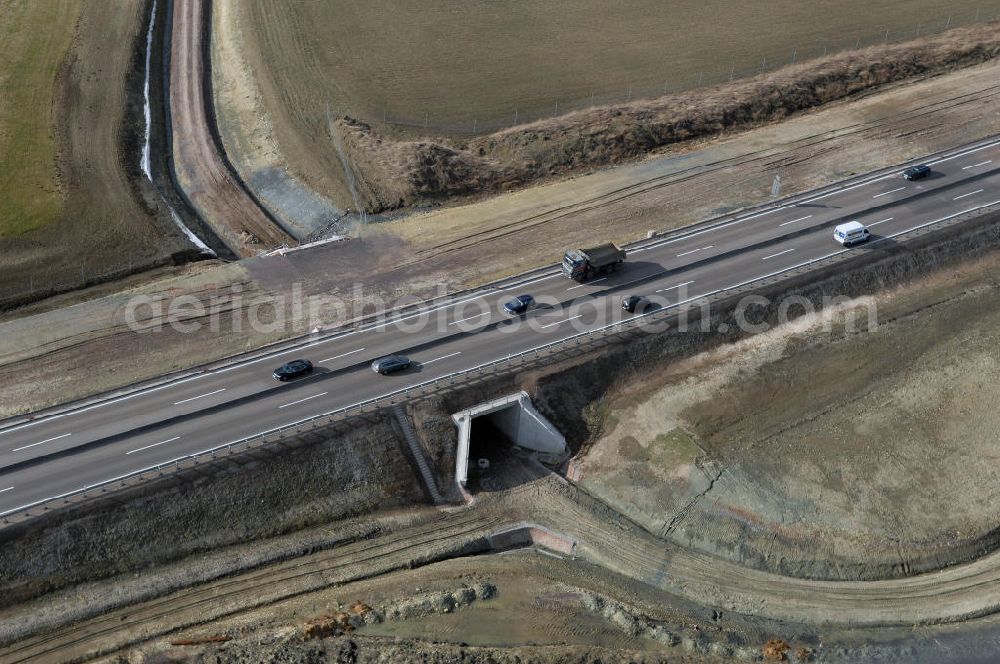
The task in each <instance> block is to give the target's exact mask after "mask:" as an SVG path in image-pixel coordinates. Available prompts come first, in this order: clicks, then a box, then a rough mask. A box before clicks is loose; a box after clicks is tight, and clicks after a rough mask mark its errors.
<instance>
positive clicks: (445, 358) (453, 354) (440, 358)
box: [420, 351, 462, 366]
mask: <svg viewBox="0 0 1000 664" xmlns="http://www.w3.org/2000/svg"><path fill="white" fill-rule="evenodd" d="M461 354H462V351H458V352H457V353H450V354H448V355H442V356H441V357H435V358H434V359H433V360H427V361H426V362H421V363H420V366H423V365H425V364H430V363H431V362H437V361H438V360H447V359H448V358H449V357H455V356H456V355H461Z"/></svg>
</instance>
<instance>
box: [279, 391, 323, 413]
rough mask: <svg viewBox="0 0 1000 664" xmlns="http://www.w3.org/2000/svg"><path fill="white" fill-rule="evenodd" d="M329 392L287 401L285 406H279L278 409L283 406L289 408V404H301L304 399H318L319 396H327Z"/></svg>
mask: <svg viewBox="0 0 1000 664" xmlns="http://www.w3.org/2000/svg"><path fill="white" fill-rule="evenodd" d="M327 394H329V392H320V393H319V394H314V395H312V396H311V397H306V398H305V399H299V400H298V401H293V402H291V403H286V404H285V405H283V406H278V410H281V409H282V408H287V407H289V406H294V405H296V404H300V403H302V402H303V401H309V400H310V399H317V398H319V397H325V396H326V395H327Z"/></svg>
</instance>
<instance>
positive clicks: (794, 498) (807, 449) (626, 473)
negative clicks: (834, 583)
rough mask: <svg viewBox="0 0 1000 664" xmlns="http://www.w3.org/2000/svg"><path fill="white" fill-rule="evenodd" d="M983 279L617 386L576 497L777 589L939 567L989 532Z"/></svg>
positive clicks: (993, 496)
mask: <svg viewBox="0 0 1000 664" xmlns="http://www.w3.org/2000/svg"><path fill="white" fill-rule="evenodd" d="M998 267H1000V257H998V256H996V255H994V256H991V257H990V258H988V259H985V260H982V261H979V262H977V263H975V264H972V265H964V266H962V267H961V268H958V269H952V270H947V271H945V272H944V273H942V274H938V275H935V276H934V277H932V278H928V279H925V280H923V281H922V282H920V283H918V284H915V285H913V286H908V287H906V288H903V289H899V290H896V291H890V292H887V293H885V294H880V295H878V296H876V297H873V298H868V299H865V300H860V301H854V302H852V303H850V304H849V305H848V306H847V307H846V308H845V309H844V310H842V311H840V312H834V311H830V312H825V313H824V314H823V315H822V316H820V317H806V318H802V319H799V320H797V321H796V322H795V323H793V324H790V325H786V326H784V327H782V328H778V329H775V330H773V331H772V332H768V333H766V334H763V335H760V336H757V337H753V338H751V339H748V340H746V341H743V342H740V343H738V344H736V345H734V346H727V347H724V348H722V349H720V350H718V351H713V352H709V353H706V354H703V355H698V356H696V357H694V358H691V359H690V360H686V361H684V362H680V363H677V364H675V365H673V366H670V367H669V368H668V369H667V370H666V371H665V372H663V373H660V372H657V375H656V376H655V377H654V376H650V377H646V378H642V377H639V378H637V379H636V380H634V381H631V382H629V383H628V384H625V385H622V386H620V387H619V388H618V389H616V390H613V391H612V392H611V394H609V395H608V397H607V400H606V402H605V404H604V406H603V407H604V408H605V409H607V422H606V433H604V434H603V435H601V436H600V437H599V438H597V439H596V440H595V441H594V442H593V445H592V446H591V447H590V449H589V451H588V452H587V454H586V456H585V457H584V458H583V459H582V463H581V465H580V469H579V470H580V475H579V477H581V481H582V486H584V487H585V488H587V489H588V490H589V491H591V492H593V493H594V494H595V495H597V496H600V497H601V498H602V499H604V500H606V501H607V502H608V503H609V504H611V505H613V506H615V507H616V508H617V509H619V510H621V511H622V512H623V513H625V514H628V515H629V516H630V517H632V518H634V519H636V520H637V521H638V522H639V523H641V524H643V526H644V527H645V528H647V529H649V530H650V531H652V532H656V533H659V534H660V535H661V536H663V537H666V538H669V539H672V540H673V541H675V542H678V543H680V544H683V545H684V546H693V547H695V548H701V549H704V550H708V551H711V552H712V553H714V554H716V555H720V556H724V557H727V558H730V559H733V560H736V561H739V562H741V563H746V564H753V565H755V566H764V567H767V568H770V569H780V570H783V571H785V572H787V573H792V574H801V575H820V576H828V575H834V576H839V575H841V574H845V573H846V574H849V573H850V572H849V571H848V570H850V569H851V568H862V567H865V566H872V567H874V566H878V565H881V566H886V565H888V566H889V567H891V566H893V565H894V564H895V565H897V566H898V567H899V569H900V571H902V572H905V571H906V570H907V569H908V568H909V566H910V565H914V564H916V563H915V561H914V558H920V557H922V556H926V555H930V556H932V557H934V556H936V555H938V554H937V553H935V552H939V555H940V556H941V559H942V560H945V559H947V556H948V555H949V554H948V551H949V549H951V548H952V547H955V546H960V545H961V544H962V543H968V542H975V541H977V540H978V539H979V538H985V537H987V536H989V535H990V534H991V533H992V532H994V531H995V530H996V529H997V528H998V527H1000V520H998V519H997V517H996V507H997V505H998V504H1000V492H998V491H997V478H998V474H1000V466H998V465H997V463H996V461H997V459H998V453H1000V448H998V446H997V440H998V437H997V431H998V430H1000V420H997V418H996V416H995V411H993V410H992V407H991V404H992V403H994V402H995V401H996V399H997V398H998V396H1000V394H998V392H997V390H996V386H995V381H992V380H990V378H989V377H990V376H991V375H992V374H993V373H995V371H996V367H997V366H998V364H1000V354H998V352H997V350H996V348H997V341H998V340H997V338H996V336H997V335H996V329H997V327H998V322H1000V320H998V316H997V311H998V310H1000V308H998V299H1000V290H998V289H997V283H996V281H995V279H993V275H994V274H995V273H996V270H997V268H998ZM855 307H858V308H857V309H856V308H855ZM869 313H871V314H872V315H873V316H876V317H877V324H878V326H877V328H875V329H871V330H868V329H867V327H868V325H869V322H868V315H869ZM852 318H853V322H852ZM873 320H874V319H873ZM851 326H853V328H854V331H850V328H851ZM837 570H840V571H837Z"/></svg>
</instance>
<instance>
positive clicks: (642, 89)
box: [352, 3, 1000, 135]
mask: <svg viewBox="0 0 1000 664" xmlns="http://www.w3.org/2000/svg"><path fill="white" fill-rule="evenodd" d="M998 18H1000V4H996V3H993V4H988V5H987V4H984V5H983V6H982V7H981V8H979V9H977V10H976V11H974V12H968V13H965V14H959V13H956V12H952V13H948V14H942V15H941V16H939V17H936V18H934V19H930V20H928V19H923V20H921V21H918V22H917V23H914V24H913V25H911V26H910V27H908V28H905V29H896V30H893V29H891V28H878V29H877V30H874V31H872V32H865V33H856V34H854V35H849V36H846V37H843V38H839V39H837V40H836V42H828V43H824V44H817V45H809V46H798V47H793V48H792V49H790V50H788V51H786V52H784V53H783V54H782V55H781V56H780V57H774V56H767V55H762V56H761V60H760V61H754V62H747V61H743V62H738V61H737V60H735V59H733V60H730V61H729V62H728V63H725V64H724V65H723V66H722V67H721V68H719V69H715V70H708V69H704V70H701V71H692V72H687V73H684V74H682V75H672V76H665V77H664V78H663V79H661V82H652V81H649V80H644V81H623V82H622V83H621V85H620V86H619V87H620V89H619V90H618V91H616V92H596V91H590V92H587V93H581V94H578V95H573V96H571V97H567V98H562V99H550V100H548V101H547V102H546V101H542V100H538V101H536V102H534V103H532V104H530V106H529V104H525V105H524V107H517V106H512V107H511V108H510V109H509V110H508V111H507V112H506V113H504V115H506V116H507V118H508V119H504V120H498V119H496V118H497V117H499V116H500V111H499V110H498V111H497V112H495V113H490V114H489V115H490V116H491V117H492V118H493V119H490V118H484V117H478V118H477V117H469V118H468V119H466V120H462V121H460V122H451V123H449V122H437V121H435V120H434V118H432V117H431V116H430V115H429V114H427V113H424V114H423V115H421V116H419V117H410V116H406V115H405V114H395V113H393V112H391V111H389V109H388V108H386V107H383V108H382V109H381V110H380V111H377V112H374V113H371V114H370V115H369V117H367V118H364V119H365V121H367V122H372V123H376V124H377V123H381V124H383V125H386V126H390V127H400V128H404V129H417V130H426V131H433V132H442V133H448V134H457V135H477V134H484V133H491V132H494V131H499V130H502V129H507V128H509V127H512V126H515V125H518V124H528V123H531V122H535V121H538V120H544V119H548V118H552V117H556V116H558V115H561V114H565V113H569V112H573V111H580V110H584V109H587V108H592V107H594V106H610V105H615V104H623V103H624V104H627V103H629V102H632V101H639V100H643V99H654V98H656V97H660V96H663V95H666V94H670V93H677V92H685V91H688V90H693V89H696V88H700V87H707V86H711V85H716V84H718V83H724V82H727V81H733V80H737V79H742V78H749V77H752V76H757V75H759V74H763V73H767V72H773V71H776V70H778V69H780V68H782V67H784V66H786V65H790V64H795V63H797V62H803V61H806V60H810V59H814V58H819V57H823V56H826V55H830V54H835V53H843V52H846V51H851V50H857V49H860V48H867V47H870V46H876V45H879V44H887V43H899V42H903V41H907V40H909V39H913V38H915V37H919V36H926V35H934V34H940V33H942V32H944V31H945V30H948V29H950V28H955V27H962V26H970V25H975V24H979V23H985V22H988V21H993V20H997V19H998ZM644 78H645V77H644ZM352 113H356V111H352Z"/></svg>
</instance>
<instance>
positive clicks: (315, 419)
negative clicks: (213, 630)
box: [0, 201, 1000, 527]
mask: <svg viewBox="0 0 1000 664" xmlns="http://www.w3.org/2000/svg"><path fill="white" fill-rule="evenodd" d="M997 209H1000V201H997V202H994V203H988V204H986V205H982V206H979V207H976V208H972V209H969V210H966V211H963V212H960V213H956V214H954V215H951V216H949V217H945V218H942V219H938V220H935V221H932V222H928V223H926V224H923V225H921V226H918V227H916V228H913V229H910V230H908V231H903V232H900V233H896V234H893V235H889V236H886V239H893V238H896V237H900V236H903V235H908V236H917V235H920V234H922V233H926V232H929V231H931V230H934V229H936V228H939V227H944V226H949V225H953V224H956V223H959V222H961V221H964V220H966V219H970V218H973V217H977V216H980V215H982V214H985V213H987V212H989V211H993V210H997ZM851 254H852V251H851V250H850V249H841V250H838V251H835V252H832V253H830V254H827V255H826V256H822V257H820V258H817V259H814V260H810V261H806V262H804V263H800V264H798V265H794V266H791V267H788V268H784V269H781V270H777V271H775V272H773V273H771V274H768V275H764V276H762V277H757V278H754V279H751V280H749V281H746V282H744V283H741V284H738V285H735V286H731V287H728V288H723V289H718V290H715V291H712V292H710V293H706V294H703V295H699V296H697V297H694V298H690V299H688V300H686V301H683V302H677V303H674V304H672V305H668V306H666V307H663V308H661V309H656V310H654V311H651V312H647V313H645V314H640V315H637V316H635V317H633V318H630V319H628V320H626V321H619V322H616V323H610V324H608V325H605V326H603V327H600V328H597V329H595V330H588V331H585V332H579V333H577V334H574V335H572V336H569V337H565V338H563V339H559V340H556V341H551V342H549V343H546V344H542V345H540V346H536V347H534V348H531V349H528V350H525V351H522V352H520V353H515V354H511V355H508V356H507V357H502V358H498V359H495V360H491V361H489V362H484V363H482V364H480V365H477V366H475V367H472V368H469V369H463V370H461V371H455V372H452V373H449V374H446V375H444V376H440V377H438V378H434V379H431V380H427V381H424V382H422V383H418V384H417V385H412V386H410V387H405V388H401V389H399V390H395V391H393V392H387V393H386V394H382V395H380V396H378V397H374V398H371V399H366V400H364V401H361V402H358V403H355V404H352V405H350V406H344V407H342V408H337V409H334V410H332V411H328V412H326V413H321V414H319V415H314V416H311V417H308V418H304V419H302V420H299V421H297V422H293V423H291V424H286V425H283V426H280V427H276V428H274V429H271V430H269V431H266V432H263V433H259V434H254V435H253V436H248V437H246V438H242V439H238V440H234V441H230V442H228V443H223V444H221V445H217V446H215V447H212V448H209V449H206V450H202V451H200V452H194V453H192V454H187V455H184V456H181V457H177V458H175V459H171V460H169V461H165V462H163V463H159V464H156V465H153V466H149V467H147V468H143V469H141V470H137V471H133V472H131V473H128V474H126V475H122V476H120V477H115V478H112V479H110V480H106V481H104V482H100V483H97V484H93V485H90V486H87V487H83V488H81V489H78V490H75V491H71V492H68V493H65V494H63V495H60V496H54V497H52V498H47V499H45V500H41V501H37V502H35V503H32V504H29V505H23V506H21V507H17V508H14V509H11V510H7V511H5V512H0V527H2V526H7V525H12V524H13V523H17V522H21V521H24V520H27V519H30V518H32V517H33V516H37V515H38V514H39V513H45V512H47V511H48V510H50V509H53V508H57V507H62V506H65V505H69V504H71V502H72V501H74V500H77V501H82V500H86V499H88V498H91V497H93V496H92V494H93V493H94V492H99V493H98V495H103V494H106V493H108V492H109V491H113V490H117V489H123V488H127V487H129V486H135V485H138V484H141V483H142V482H143V481H147V480H149V479H154V478H158V477H163V476H165V475H167V474H168V473H176V472H178V471H180V470H186V469H189V468H193V467H195V466H198V465H200V464H202V463H206V462H210V461H213V460H215V459H217V458H219V456H220V455H221V456H231V455H233V454H236V453H237V452H241V451H244V452H245V451H247V450H250V449H254V448H255V447H256V448H260V447H264V446H266V445H268V444H269V443H277V442H280V441H281V440H283V439H284V438H286V437H287V436H289V435H298V434H302V433H305V432H306V431H312V430H315V429H318V428H321V427H326V426H331V425H333V424H336V423H343V422H344V421H345V420H348V419H350V418H353V417H357V416H363V415H365V414H372V413H379V412H380V411H383V410H387V409H390V408H392V407H393V406H395V405H397V404H399V403H403V402H406V401H411V400H416V399H420V398H423V397H425V396H427V395H428V394H429V393H433V392H438V391H440V390H442V389H451V388H454V387H456V386H458V385H462V384H466V383H470V382H472V381H473V380H475V379H476V378H480V377H482V376H483V375H484V374H486V373H487V372H490V373H492V370H493V369H498V368H501V370H503V369H505V370H507V371H510V370H513V369H514V368H515V367H521V368H524V367H526V366H532V365H534V364H540V363H542V362H543V361H544V360H545V359H547V358H550V357H552V356H554V355H557V354H559V353H563V352H571V353H572V352H580V351H581V349H583V350H593V349H595V348H597V347H598V346H601V345H607V344H609V343H616V342H620V341H624V340H625V339H626V337H628V336H630V335H633V334H634V333H636V332H639V333H642V334H647V333H648V331H646V330H644V329H643V326H644V325H645V324H647V323H648V322H650V321H658V320H659V319H664V321H665V319H667V318H669V317H672V316H674V315H675V314H678V313H681V312H685V311H691V310H694V309H697V308H700V307H704V306H705V305H706V304H710V303H712V302H717V301H719V300H722V299H725V298H729V297H733V296H734V295H738V294H740V293H741V292H747V291H751V290H754V289H756V288H759V287H760V286H763V285H765V284H767V283H773V282H774V281H777V280H778V279H780V278H783V277H786V276H789V275H792V274H801V273H804V272H806V271H810V270H813V269H816V268H817V267H819V266H827V265H832V264H835V263H836V262H839V261H843V260H845V259H847V258H848V257H849V256H850V255H851ZM504 365H506V366H504ZM185 464H186V465H185Z"/></svg>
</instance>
